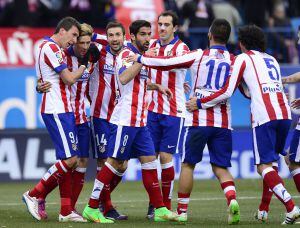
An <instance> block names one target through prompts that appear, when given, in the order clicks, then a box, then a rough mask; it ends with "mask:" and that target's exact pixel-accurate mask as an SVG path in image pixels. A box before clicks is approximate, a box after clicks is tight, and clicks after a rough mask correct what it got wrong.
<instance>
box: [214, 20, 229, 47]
mask: <svg viewBox="0 0 300 228" xmlns="http://www.w3.org/2000/svg"><path fill="white" fill-rule="evenodd" d="M209 31H210V33H211V35H212V36H213V38H214V40H215V41H217V42H219V43H222V44H226V43H227V42H228V39H229V36H230V32H231V26H230V24H229V22H228V21H227V20H225V19H221V18H220V19H215V20H214V21H213V22H212V24H211V26H210V30H209Z"/></svg>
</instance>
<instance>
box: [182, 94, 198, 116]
mask: <svg viewBox="0 0 300 228" xmlns="http://www.w3.org/2000/svg"><path fill="white" fill-rule="evenodd" d="M185 107H186V110H188V111H189V112H193V111H195V110H198V106H197V97H192V98H190V99H189V100H188V101H187V102H186V103H185Z"/></svg>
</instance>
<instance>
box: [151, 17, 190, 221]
mask: <svg viewBox="0 0 300 228" xmlns="http://www.w3.org/2000/svg"><path fill="white" fill-rule="evenodd" d="M178 23H179V19H178V16H177V15H176V14H175V13H174V12H172V11H165V12H163V13H161V14H160V15H159V16H158V35H159V39H157V40H153V41H154V42H152V44H150V48H156V54H157V55H159V56H179V55H182V54H184V53H186V52H187V51H189V49H188V47H187V45H186V44H185V43H183V42H182V41H181V40H180V39H179V38H178V36H175V34H174V33H175V32H176V30H177V28H178ZM151 41H152V40H151ZM150 43H151V42H150ZM150 75H151V81H152V82H153V83H156V84H160V85H162V86H164V87H167V88H169V89H170V90H171V92H172V94H173V98H172V99H168V97H166V96H164V95H163V94H162V93H160V92H159V91H157V90H153V91H152V94H151V99H150V101H149V107H148V119H147V126H148V128H149V132H150V135H151V138H152V140H153V143H154V148H155V152H156V154H157V156H158V155H159V160H160V164H161V169H162V172H161V188H162V195H163V201H164V204H165V206H166V207H167V208H168V209H169V210H171V198H172V190H173V182H174V177H175V171H174V164H173V154H174V153H176V151H178V150H177V149H178V144H179V139H180V133H181V129H182V127H183V123H184V117H185V94H184V87H183V85H184V80H185V75H186V69H179V70H173V71H161V70H156V69H150ZM153 215H154V207H153V205H151V204H150V203H149V208H148V213H147V217H148V218H153Z"/></svg>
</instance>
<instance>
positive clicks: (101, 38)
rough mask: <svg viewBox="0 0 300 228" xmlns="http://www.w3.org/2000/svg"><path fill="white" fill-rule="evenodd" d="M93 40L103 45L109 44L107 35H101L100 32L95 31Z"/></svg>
mask: <svg viewBox="0 0 300 228" xmlns="http://www.w3.org/2000/svg"><path fill="white" fill-rule="evenodd" d="M91 40H92V42H96V43H98V44H101V45H105V46H106V45H108V42H107V36H106V35H101V34H98V33H94V34H93V36H92V39H91Z"/></svg>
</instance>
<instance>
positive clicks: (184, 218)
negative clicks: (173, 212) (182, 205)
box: [177, 213, 188, 222]
mask: <svg viewBox="0 0 300 228" xmlns="http://www.w3.org/2000/svg"><path fill="white" fill-rule="evenodd" d="M177 216H178V217H177V220H178V222H187V220H188V217H187V213H181V214H177Z"/></svg>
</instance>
